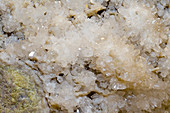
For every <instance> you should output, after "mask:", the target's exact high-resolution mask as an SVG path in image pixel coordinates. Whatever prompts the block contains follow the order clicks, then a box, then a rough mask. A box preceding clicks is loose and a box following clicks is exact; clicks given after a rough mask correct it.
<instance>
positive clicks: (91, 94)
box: [87, 91, 96, 100]
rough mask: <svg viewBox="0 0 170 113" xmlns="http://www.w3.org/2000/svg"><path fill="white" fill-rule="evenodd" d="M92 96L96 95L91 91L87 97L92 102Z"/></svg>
mask: <svg viewBox="0 0 170 113" xmlns="http://www.w3.org/2000/svg"><path fill="white" fill-rule="evenodd" d="M94 94H96V92H95V91H91V92H90V93H89V94H88V95H87V97H88V98H90V99H91V100H92V99H93V97H92V96H93V95H94Z"/></svg>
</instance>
